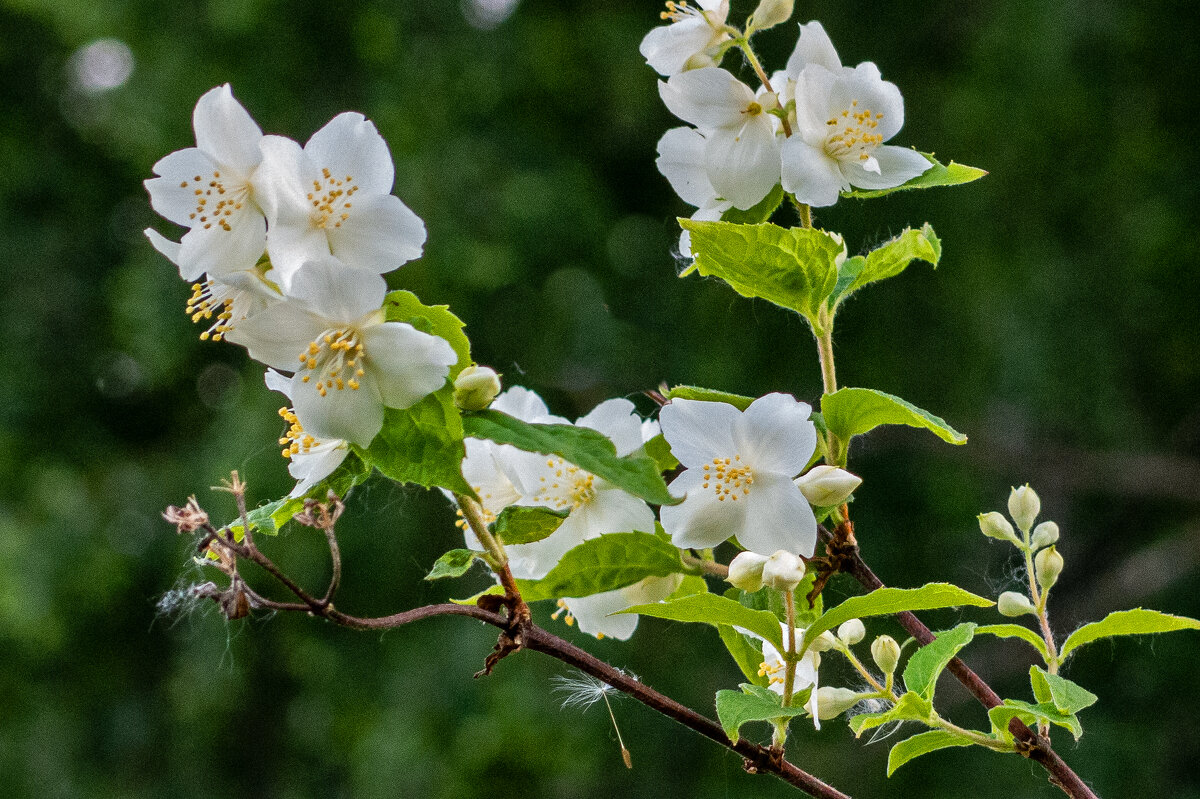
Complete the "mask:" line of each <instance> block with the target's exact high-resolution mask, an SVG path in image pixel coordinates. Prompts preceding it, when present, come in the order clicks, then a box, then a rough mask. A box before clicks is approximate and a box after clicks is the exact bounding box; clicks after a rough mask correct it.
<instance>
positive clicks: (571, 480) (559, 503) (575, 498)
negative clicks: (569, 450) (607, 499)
mask: <svg viewBox="0 0 1200 799" xmlns="http://www.w3.org/2000/svg"><path fill="white" fill-rule="evenodd" d="M546 466H548V467H549V468H551V469H553V470H554V475H553V476H552V477H539V478H538V480H539V481H540V482H541V485H540V486H538V491H537V493H536V494H534V496H533V501H534V502H535V503H540V504H544V505H547V506H549V507H552V508H555V509H557V510H562V509H563V508H570V509H571V510H576V509H578V508H580V507H582V506H583V505H586V504H587V503H589V502H591V501H592V500H593V499H595V498H596V488H595V485H594V483H595V481H596V476H595V475H593V474H592V473H591V472H586V471H584V470H583V469H580V468H579V467H578V466H576V465H575V464H573V463H567V462H566V461H565V460H563V459H562V458H547V459H546Z"/></svg>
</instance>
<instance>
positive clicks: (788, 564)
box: [762, 549, 804, 591]
mask: <svg viewBox="0 0 1200 799" xmlns="http://www.w3.org/2000/svg"><path fill="white" fill-rule="evenodd" d="M803 579H804V561H802V560H800V558H799V557H798V556H796V555H793V554H792V553H791V552H788V551H787V550H786V549H781V550H779V551H778V552H776V553H775V554H774V555H772V556H771V557H769V558H767V562H766V563H764V564H763V567H762V581H763V584H764V585H769V586H770V587H772V588H774V589H775V590H776V591H795V590H796V586H798V585H800V582H801V581H802V580H803Z"/></svg>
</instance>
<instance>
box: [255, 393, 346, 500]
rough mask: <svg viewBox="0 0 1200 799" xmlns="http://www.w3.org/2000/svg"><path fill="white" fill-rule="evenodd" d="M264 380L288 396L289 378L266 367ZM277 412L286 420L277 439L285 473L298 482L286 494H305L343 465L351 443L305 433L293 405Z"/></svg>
mask: <svg viewBox="0 0 1200 799" xmlns="http://www.w3.org/2000/svg"><path fill="white" fill-rule="evenodd" d="M265 380H266V383H267V388H269V389H271V390H272V391H278V392H279V393H281V394H283V395H284V396H286V397H287V398H288V399H289V400H290V399H291V396H290V395H289V393H288V392H290V391H291V390H292V382H291V380H289V379H288V378H286V377H284V376H283V375H281V374H279V372H276V371H275V370H274V369H268V370H267V373H266V375H265ZM279 415H280V416H282V417H283V420H284V421H285V422H287V423H288V429H287V432H285V433H284V434H283V437H282V438H280V439H279V443H280V444H283V445H284V450H283V457H285V458H287V460H288V474H290V475H291V476H292V477H294V478H296V479H297V480H298V481H299V482H298V483H296V487H295V488H293V489H292V492H291V493H290V494H288V496H291V497H300V496H304V494H305V493H307V491H308V490H309V489H310V488H312V487H313V486H315V485H316V484H317V483H319V482H321V481H322V480H324V479H325V478H326V477H328V476H329V475H331V474H333V473H334V471H335V470H336V469H337V467H339V466H341V465H342V461H344V460H346V456H347V455H349V454H350V444H349V443H348V442H346V441H344V440H342V439H340V438H328V439H326V438H317V437H316V436H314V435H313V434H311V433H308V432H306V431H305V429H304V426H303V425H302V424H300V419H299V417H298V416H296V412H295V410H294V409H292V408H288V407H286V406H284V407H282V408H280V409H279Z"/></svg>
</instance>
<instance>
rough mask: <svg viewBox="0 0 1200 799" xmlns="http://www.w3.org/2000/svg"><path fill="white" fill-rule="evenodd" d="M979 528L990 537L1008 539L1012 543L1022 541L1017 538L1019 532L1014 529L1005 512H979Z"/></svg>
mask: <svg viewBox="0 0 1200 799" xmlns="http://www.w3.org/2000/svg"><path fill="white" fill-rule="evenodd" d="M979 529H980V530H981V531H983V534H984V535H986V536H987V537H988V538H999V539H1000V540H1001V541H1007V542H1009V543H1010V544H1019V543H1021V542H1020V541H1019V540H1017V533H1016V531H1015V530H1013V526H1012V524H1010V523H1009V521H1008V519H1006V518H1004V514H1003V513H999V512H997V511H991V512H990V513H981V514H979Z"/></svg>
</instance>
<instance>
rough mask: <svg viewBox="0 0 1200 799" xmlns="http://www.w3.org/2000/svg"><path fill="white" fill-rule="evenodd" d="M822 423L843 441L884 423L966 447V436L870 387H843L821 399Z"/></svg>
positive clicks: (909, 405)
mask: <svg viewBox="0 0 1200 799" xmlns="http://www.w3.org/2000/svg"><path fill="white" fill-rule="evenodd" d="M821 415H822V416H824V417H825V424H826V425H827V426H828V427H829V429H830V430H831V431H832V432H833V434H834V435H836V436H838V437H839V438H841V439H843V440H847V439H849V438H851V437H852V436H857V435H861V434H863V433H867V432H870V431H871V430H874V429H875V428H876V427H879V426H880V425H884V424H903V425H908V426H909V427H922V428H924V429H926V430H929V431H930V432H932V433H933V434H934V435H936V436H937V437H938V438H940V439H942V440H943V441H947V442H949V443H951V444H965V443H967V437H966V436H964V435H963V434H962V433H960V432H958V431H957V430H955V429H954V428H952V427H951V426H950V425H948V424H946V422H945V420H943V419H941V418H939V417H937V416H934V415H933V414H932V413H929V412H928V411H923V410H921V409H920V408H918V407H917V406H916V405H913V404H912V403H911V402H907V401H905V400H902V399H900V398H899V397H895V396H892V395H891V394H885V393H883V392H882V391H876V390H875V389H873V388H842V389H838V390H837V391H835V392H833V393H832V394H826V395H825V396H823V397H822V398H821Z"/></svg>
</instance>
